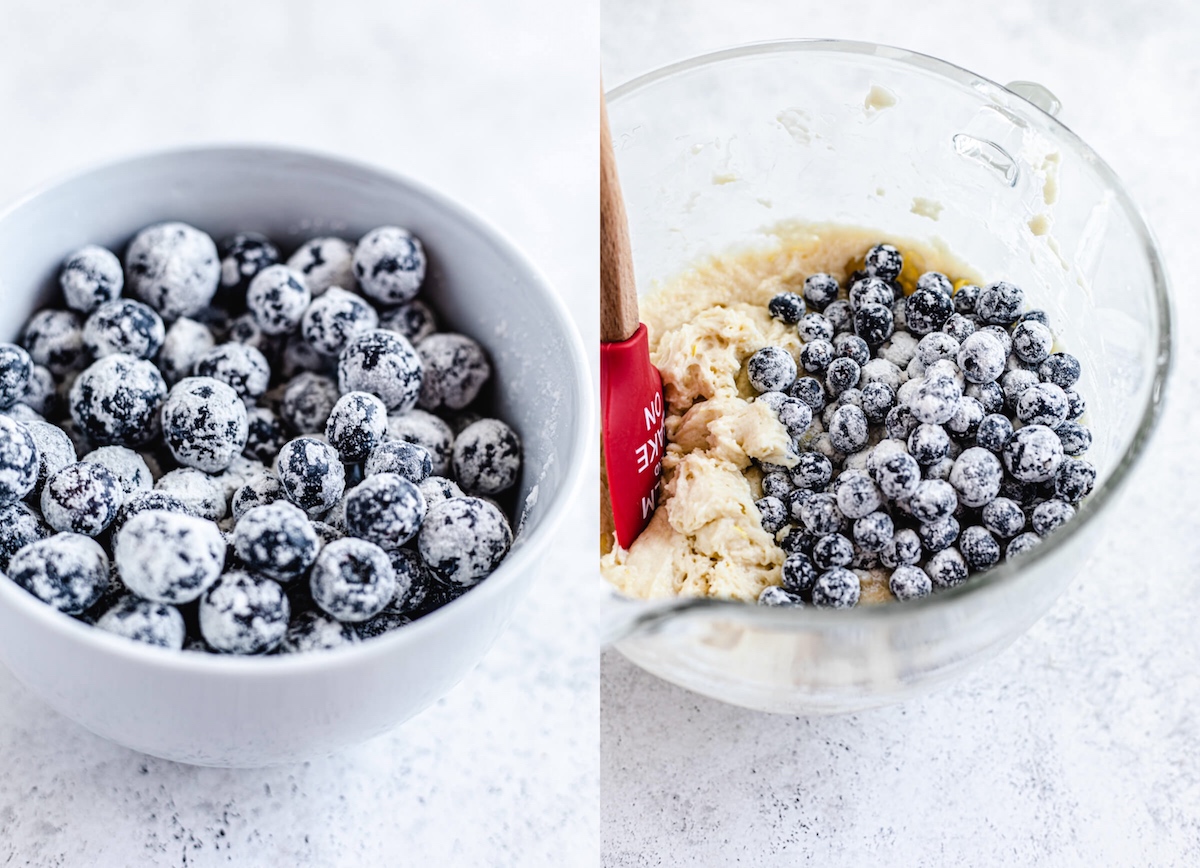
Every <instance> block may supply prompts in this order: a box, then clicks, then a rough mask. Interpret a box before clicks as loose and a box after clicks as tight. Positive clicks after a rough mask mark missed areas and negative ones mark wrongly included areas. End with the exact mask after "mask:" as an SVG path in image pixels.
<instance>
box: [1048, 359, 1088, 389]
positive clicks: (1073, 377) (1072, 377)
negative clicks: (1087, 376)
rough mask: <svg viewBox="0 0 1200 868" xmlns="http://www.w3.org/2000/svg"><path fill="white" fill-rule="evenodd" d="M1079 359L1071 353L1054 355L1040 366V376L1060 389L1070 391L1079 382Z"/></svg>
mask: <svg viewBox="0 0 1200 868" xmlns="http://www.w3.org/2000/svg"><path fill="white" fill-rule="evenodd" d="M1079 372H1080V369H1079V359H1077V358H1075V357H1074V356H1073V355H1071V354H1070V353H1054V354H1053V355H1051V356H1047V357H1046V359H1045V360H1044V361H1043V362H1042V363H1041V364H1040V365H1038V375H1039V376H1040V377H1041V378H1042V379H1043V380H1045V381H1046V382H1048V383H1053V384H1054V385H1056V386H1058V387H1059V388H1060V389H1069V388H1071V387H1072V386H1074V385H1075V383H1076V382H1077V381H1078V380H1079Z"/></svg>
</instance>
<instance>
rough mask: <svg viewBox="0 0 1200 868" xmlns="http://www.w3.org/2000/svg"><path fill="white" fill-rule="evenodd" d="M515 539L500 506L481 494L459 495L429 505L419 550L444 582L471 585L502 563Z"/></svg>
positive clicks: (418, 543)
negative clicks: (486, 499) (481, 497)
mask: <svg viewBox="0 0 1200 868" xmlns="http://www.w3.org/2000/svg"><path fill="white" fill-rule="evenodd" d="M512 541H513V536H512V529H511V528H510V527H509V524H508V519H507V518H505V516H504V513H503V512H501V511H500V509H499V508H498V507H496V506H495V505H494V504H492V503H489V502H487V501H485V500H482V499H480V498H478V497H458V498H453V499H451V500H445V501H442V502H441V503H439V504H437V505H436V506H434V507H432V508H431V509H429V511H428V512H427V513H426V515H425V520H424V522H423V523H422V525H421V531H420V534H419V535H418V538H417V550H418V551H419V552H420V553H421V558H422V560H424V561H425V563H426V564H427V565H428V566H429V568H430V569H431V570H433V572H434V573H435V574H436V575H437V576H438V578H440V579H441V580H442V581H443V582H446V583H449V584H452V585H459V586H463V587H471V586H473V585H476V584H478V583H479V582H480V581H482V580H483V579H484V578H485V577H487V576H488V575H489V574H490V573H491V572H492V571H493V570H495V569H496V567H497V566H499V564H500V561H502V560H503V559H504V556H505V555H506V554H507V553H508V549H509V547H510V546H511V545H512Z"/></svg>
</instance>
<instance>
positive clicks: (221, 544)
mask: <svg viewBox="0 0 1200 868" xmlns="http://www.w3.org/2000/svg"><path fill="white" fill-rule="evenodd" d="M113 562H114V563H115V564H116V566H117V571H118V573H119V574H120V576H121V580H122V581H123V582H124V583H125V586H126V587H128V588H129V590H131V591H133V592H134V593H135V594H137V595H138V596H140V597H143V598H145V599H147V600H154V601H156V602H160V603H170V604H172V605H178V604H180V603H190V602H192V601H193V600H196V599H198V598H199V597H200V595H201V594H203V593H204V592H205V591H207V590H208V589H209V588H211V587H212V586H213V585H214V584H216V581H217V579H218V578H220V576H221V572H222V570H223V569H224V568H225V539H224V537H222V536H221V531H220V530H219V529H218V528H217V526H216V524H214V523H213V522H211V521H208V520H206V519H202V518H196V517H195V516H191V515H184V514H181V513H178V512H168V511H166V510H155V509H151V510H145V511H143V512H139V513H138V514H137V515H135V516H133V517H132V518H131V519H129V521H127V522H126V523H125V524H124V525H123V526H122V528H121V532H120V533H119V534H117V536H116V542H115V544H114V547H113Z"/></svg>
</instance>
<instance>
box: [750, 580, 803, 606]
mask: <svg viewBox="0 0 1200 868" xmlns="http://www.w3.org/2000/svg"><path fill="white" fill-rule="evenodd" d="M758 604H759V605H760V606H773V607H779V608H799V607H801V606H803V605H804V598H803V597H801V596H800V595H799V594H797V593H794V592H792V591H789V590H786V589H785V588H781V587H779V586H778V585H768V586H767V587H765V588H763V589H762V593H760V594H759V595H758Z"/></svg>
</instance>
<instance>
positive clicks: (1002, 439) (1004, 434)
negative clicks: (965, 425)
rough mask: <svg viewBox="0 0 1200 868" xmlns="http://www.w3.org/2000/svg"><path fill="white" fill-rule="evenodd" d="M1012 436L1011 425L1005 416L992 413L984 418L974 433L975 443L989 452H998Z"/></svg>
mask: <svg viewBox="0 0 1200 868" xmlns="http://www.w3.org/2000/svg"><path fill="white" fill-rule="evenodd" d="M1012 435H1013V425H1012V422H1011V421H1009V418H1008V417H1007V416H1004V415H1002V414H1000V413H992V414H991V415H990V416H985V417H984V418H983V421H981V422H980V423H979V428H978V429H976V431H975V442H976V444H978V445H979V446H982V447H983V448H984V449H987V450H989V451H991V452H999V451H1000V450H1001V449H1003V448H1004V444H1005V443H1007V442H1008V438H1009V437H1012Z"/></svg>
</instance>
